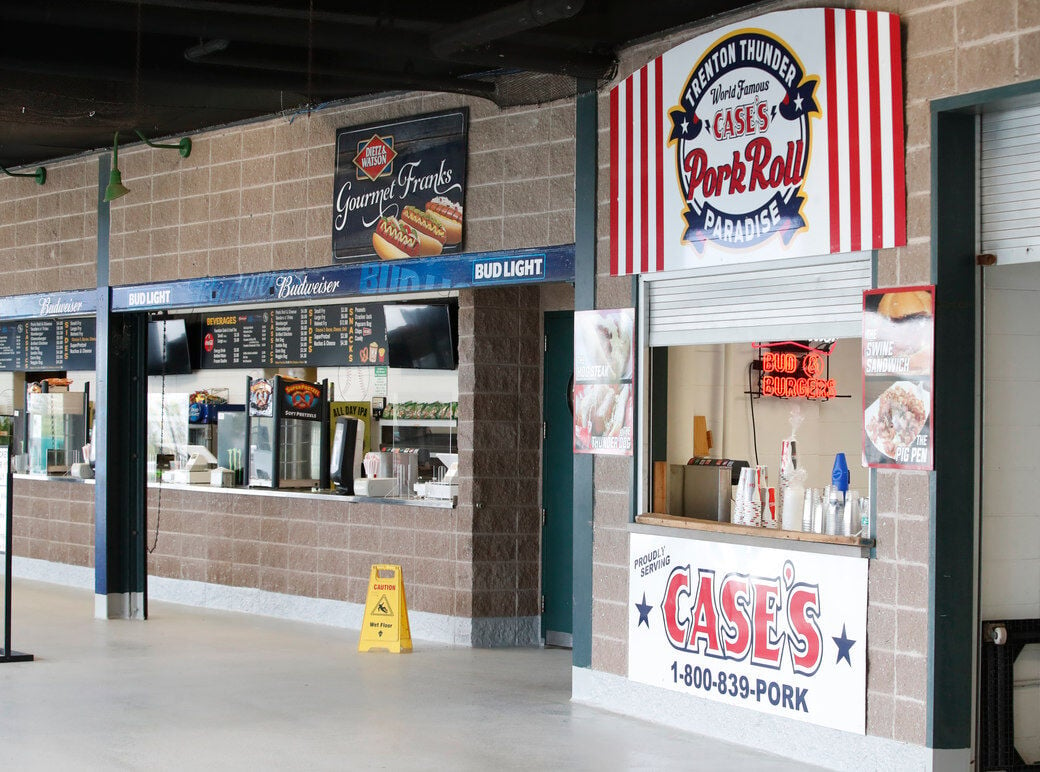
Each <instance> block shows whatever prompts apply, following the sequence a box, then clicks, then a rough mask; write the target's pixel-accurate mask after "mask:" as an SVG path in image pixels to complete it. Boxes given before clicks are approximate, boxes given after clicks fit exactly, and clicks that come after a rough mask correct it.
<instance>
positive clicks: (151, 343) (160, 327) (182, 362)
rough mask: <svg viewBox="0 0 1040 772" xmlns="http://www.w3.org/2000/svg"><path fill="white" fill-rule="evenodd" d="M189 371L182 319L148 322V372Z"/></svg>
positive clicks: (155, 373)
mask: <svg viewBox="0 0 1040 772" xmlns="http://www.w3.org/2000/svg"><path fill="white" fill-rule="evenodd" d="M164 343H165V348H164ZM164 353H165V356H164ZM191 371H192V370H191V352H190V350H189V346H188V330H187V325H186V324H185V322H184V320H183V319H161V320H159V321H154V322H149V323H148V374H149V375H164V374H165V375H187V374H189V373H191Z"/></svg>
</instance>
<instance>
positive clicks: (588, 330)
mask: <svg viewBox="0 0 1040 772" xmlns="http://www.w3.org/2000/svg"><path fill="white" fill-rule="evenodd" d="M634 329H635V309H632V308H618V309H596V310H594V311H577V312H575V314H574V452H575V453H604V454H609V455H621V456H630V455H632V403H633V401H632V376H633V373H634V368H635V336H634V335H633V331H634Z"/></svg>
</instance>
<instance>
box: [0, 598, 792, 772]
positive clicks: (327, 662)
mask: <svg viewBox="0 0 1040 772" xmlns="http://www.w3.org/2000/svg"><path fill="white" fill-rule="evenodd" d="M93 608H94V598H93V595H92V594H91V593H89V592H86V591H83V590H77V589H70V588H66V587H59V586H55V585H49V584H41V583H36V582H27V581H18V580H16V581H15V588H14V602H13V611H14V622H13V625H12V628H13V629H12V635H13V637H12V648H13V649H14V650H15V651H23V652H29V653H32V654H34V655H35V656H36V661H35V662H31V663H5V664H0V768H2V769H9V770H34V769H44V770H52V769H53V770H58V769H60V770H65V769H76V770H94V769H96V770H115V769H148V770H166V769H169V770H184V769H203V768H206V769H224V770H237V769H243V770H247V769H248V770H257V769H306V770H319V769H329V770H343V769H360V768H374V769H392V770H406V769H452V770H489V769H553V768H555V769H582V770H584V769H588V770H593V769H596V770H600V769H606V770H616V769H654V770H660V769H706V770H743V769H748V770H787V769H790V770H794V769H800V770H804V769H805V765H804V764H796V763H794V762H790V761H786V760H784V759H780V758H778V757H775V756H770V755H767V754H763V753H759V752H756V751H751V750H747V749H744V748H741V747H739V746H734V745H729V744H726V743H722V742H719V741H716V740H709V739H706V738H704V737H701V736H698V735H695V734H687V733H682V732H677V731H675V730H672V729H667V728H664V727H661V726H658V725H655V724H649V723H644V722H641V721H638V720H636V719H633V718H628V717H623V716H618V715H614V714H611V713H606V712H602V711H599V710H596V709H593V708H588V707H584V706H581V705H575V704H572V703H571V702H570V673H571V660H570V657H571V655H570V652H569V651H566V650H560V649H546V650H537V649H496V650H487V649H462V648H452V647H448V646H443V645H436V644H427V643H424V642H422V641H416V642H415V650H414V652H412V653H411V654H401V655H394V654H387V653H368V654H359V653H357V641H358V633H357V632H356V631H350V630H342V629H336V628H327V627H321V626H317V625H307V624H300V623H295V622H286V621H282V620H277V619H269V618H263V617H256V616H251V615H245V614H235V613H225V612H214V611H206V610H199V609H195V608H189V607H184V606H177V605H173V604H167V603H155V602H153V603H151V604H150V608H149V612H150V618H149V620H148V621H147V622H126V621H109V622H104V621H98V620H95V619H93V616H92V614H93ZM0 645H2V643H0Z"/></svg>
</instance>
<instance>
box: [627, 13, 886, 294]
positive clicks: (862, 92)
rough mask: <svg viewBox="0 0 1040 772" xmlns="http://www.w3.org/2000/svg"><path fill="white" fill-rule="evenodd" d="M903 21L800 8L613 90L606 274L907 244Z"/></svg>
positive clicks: (738, 27) (678, 55)
mask: <svg viewBox="0 0 1040 772" xmlns="http://www.w3.org/2000/svg"><path fill="white" fill-rule="evenodd" d="M901 84H902V72H901V55H900V32H899V18H898V17H897V16H895V15H892V14H887V13H876V12H870V11H845V10H835V9H806V10H795V11H783V12H778V13H773V14H768V15H766V16H762V17H759V18H756V19H751V20H748V21H747V22H743V23H740V24H734V25H730V26H729V27H725V28H723V29H721V30H718V31H716V32H713V33H711V34H709V35H704V36H701V37H699V38H695V39H694V40H691V41H688V42H686V43H684V44H682V45H680V46H678V47H676V48H674V49H672V50H670V51H668V52H666V53H665V54H663V55H662V56H660V57H658V58H657V59H655V60H654V61H652V62H650V63H649V64H648V65H646V66H645V67H644V68H643V69H641V70H640V71H638V72H636V73H635V74H633V75H632V76H630V77H629V78H627V79H626V80H624V81H622V82H621V83H620V84H618V86H616V87H615V88H614V90H613V91H612V92H611V160H612V164H611V167H612V169H613V175H612V179H611V203H612V210H611V215H612V217H611V219H612V234H611V235H612V240H611V249H612V252H611V272H612V273H613V274H615V275H621V274H628V273H641V272H651V271H659V270H674V269H682V268H693V267H698V266H702V265H712V264H720V263H727V262H734V261H749V260H766V259H777V258H791V257H802V256H807V255H820V254H829V253H833V252H854V251H859V250H864V249H879V248H883V247H891V246H899V245H901V244H905V243H906V227H905V220H906V217H905V201H904V199H905V191H904V179H903V108H902V90H901V89H902V86H901Z"/></svg>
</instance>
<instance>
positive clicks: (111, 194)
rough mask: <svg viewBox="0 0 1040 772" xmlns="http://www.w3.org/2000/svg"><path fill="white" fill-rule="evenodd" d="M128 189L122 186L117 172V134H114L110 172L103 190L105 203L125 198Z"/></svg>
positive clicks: (120, 174)
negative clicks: (121, 197)
mask: <svg viewBox="0 0 1040 772" xmlns="http://www.w3.org/2000/svg"><path fill="white" fill-rule="evenodd" d="M129 192H130V189H129V188H127V187H126V186H125V185H124V184H123V174H122V172H120V171H119V132H118V131H117V132H116V138H115V141H114V142H113V143H112V171H111V172H109V175H108V187H107V188H105V201H115V200H116V199H117V198H119V197H120V196H125V195H126V194H127V193H129Z"/></svg>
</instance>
